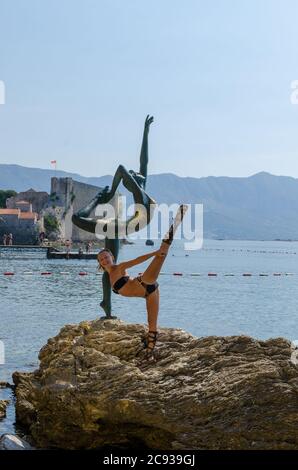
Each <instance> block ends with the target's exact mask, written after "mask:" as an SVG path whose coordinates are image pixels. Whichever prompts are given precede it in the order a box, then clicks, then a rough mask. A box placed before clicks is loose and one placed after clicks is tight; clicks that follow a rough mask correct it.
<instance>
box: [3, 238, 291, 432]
mask: <svg viewBox="0 0 298 470" xmlns="http://www.w3.org/2000/svg"><path fill="white" fill-rule="evenodd" d="M158 247H159V243H155V246H145V241H144V240H135V241H134V244H132V245H124V246H123V247H122V248H121V251H120V256H119V260H120V261H122V260H129V259H132V258H135V257H137V256H140V255H141V254H144V253H147V252H150V251H154V250H156V249H157V248H158ZM297 261H298V242H282V241H281V242H262V241H215V240H205V241H204V244H203V248H202V249H201V250H197V251H185V250H184V243H183V241H181V240H175V241H174V243H173V245H172V247H171V249H170V252H169V254H168V257H167V258H166V260H165V263H164V265H163V267H162V274H161V275H160V277H159V279H158V282H159V285H160V313H159V326H161V327H162V326H164V327H174V328H182V329H183V330H186V331H188V332H190V333H192V334H193V335H196V336H198V337H202V336H208V335H240V334H245V335H250V336H253V337H255V338H259V339H267V338H270V337H281V336H282V337H285V338H288V339H289V340H291V341H295V340H296V341H297V340H298V321H297V297H298V269H297ZM149 263H150V260H148V261H146V263H143V264H142V265H139V266H135V267H134V268H132V269H130V270H129V274H131V275H132V276H134V275H137V274H138V273H140V272H143V271H144V270H145V268H146V266H148V264H149ZM4 272H14V273H15V274H14V275H13V276H4V274H3V273H4ZM41 272H51V273H52V274H51V275H41V274H40V273H41ZM80 272H87V275H85V276H80V275H79V273H80ZM29 273H31V274H29ZM61 273H64V274H61ZM174 273H179V274H182V275H174ZM211 273H212V274H217V275H216V276H210V275H208V274H211ZM243 274H247V275H246V276H243ZM101 299H102V286H101V275H98V271H97V262H96V260H89V261H86V260H47V259H46V256H45V252H44V251H41V250H40V251H39V250H32V251H28V250H25V251H19V250H14V251H13V250H11V251H6V250H2V252H1V256H0V340H1V341H2V342H3V344H4V346H5V364H3V365H1V364H0V381H9V382H11V374H12V373H13V372H14V371H15V370H19V371H32V370H34V369H35V368H37V367H38V352H39V350H40V348H41V347H42V346H43V345H44V344H45V343H46V342H47V339H48V338H49V337H51V336H55V335H56V334H57V333H58V332H59V330H60V328H61V327H62V326H63V325H65V324H70V323H78V322H80V321H83V320H92V319H96V318H98V317H100V316H102V315H103V311H102V309H101V308H100V305H99V304H100V301H101ZM112 306H113V314H115V315H117V317H118V318H120V319H122V320H124V321H126V322H132V323H146V304H145V301H144V299H140V298H125V297H122V296H120V295H114V294H113V297H112ZM5 398H9V399H10V400H11V405H10V406H9V407H8V410H7V418H6V419H5V420H2V421H0V435H1V434H2V433H4V432H15V430H14V425H13V423H14V420H15V417H14V406H13V397H12V394H11V393H10V391H9V390H0V399H5Z"/></svg>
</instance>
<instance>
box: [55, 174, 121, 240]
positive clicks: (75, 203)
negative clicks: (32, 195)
mask: <svg viewBox="0 0 298 470" xmlns="http://www.w3.org/2000/svg"><path fill="white" fill-rule="evenodd" d="M100 189H102V188H99V187H97V186H93V185H91V184H86V183H80V182H78V181H75V180H73V179H72V178H56V177H54V178H52V179H51V194H50V201H51V206H52V208H53V207H54V209H55V213H56V216H57V217H58V220H59V221H60V226H61V229H60V231H61V238H63V239H71V240H72V241H73V242H85V241H89V240H91V241H97V239H96V237H95V235H94V234H92V233H88V232H85V231H84V230H81V229H79V228H78V227H76V226H75V225H74V224H73V223H72V221H71V218H72V215H73V214H74V213H75V212H77V211H78V210H79V209H81V208H82V207H85V206H86V205H87V204H88V203H89V202H90V201H91V199H92V198H93V197H94V196H95V195H96V194H97V193H98V192H99V191H100ZM111 204H112V205H113V206H114V207H115V208H116V207H117V204H118V195H117V194H116V195H115V196H114V198H113V199H112V200H111ZM94 216H95V213H94V211H92V213H91V215H90V217H94Z"/></svg>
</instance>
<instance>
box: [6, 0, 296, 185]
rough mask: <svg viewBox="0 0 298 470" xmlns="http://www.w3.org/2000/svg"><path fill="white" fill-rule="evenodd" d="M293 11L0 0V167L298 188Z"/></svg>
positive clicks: (169, 1) (260, 0) (253, 1)
mask: <svg viewBox="0 0 298 470" xmlns="http://www.w3.org/2000/svg"><path fill="white" fill-rule="evenodd" d="M297 17H298V2H297V0H241V2H240V1H239V2H238V1H236V0H210V1H209V0H208V1H206V0H204V1H201V0H186V1H184V2H183V1H181V0H150V2H149V1H148V0H147V1H144V0H84V2H82V1H78V0H43V1H40V0H26V1H24V0H14V1H11V0H0V80H1V81H2V82H3V83H4V85H5V104H2V105H1V104H0V163H16V164H20V165H24V166H29V167H38V168H50V161H51V160H57V168H58V169H60V170H66V171H71V172H76V173H80V174H82V175H85V176H101V175H105V174H114V172H115V170H116V168H117V166H118V165H119V164H120V163H121V164H123V165H125V166H126V167H127V168H128V169H134V170H138V161H139V152H140V146H141V139H142V132H143V122H144V119H145V117H146V115H147V114H152V115H153V116H154V123H153V124H152V126H151V129H150V135H149V167H148V172H149V174H150V173H151V174H156V173H175V174H177V175H180V176H195V177H201V176H209V175H214V176H220V175H225V176H249V175H252V174H254V173H257V172H259V171H267V172H270V173H273V174H277V175H289V176H294V177H298V132H297V130H298V129H297V128H298V104H296V105H295V104H292V103H291V93H293V92H292V90H291V82H292V81H294V80H298V28H297Z"/></svg>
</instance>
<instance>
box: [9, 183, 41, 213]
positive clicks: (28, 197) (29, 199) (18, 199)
mask: <svg viewBox="0 0 298 470" xmlns="http://www.w3.org/2000/svg"><path fill="white" fill-rule="evenodd" d="M49 197H50V196H49V194H48V193H47V192H46V191H34V189H32V188H30V189H28V191H23V192H21V193H18V194H17V195H16V196H13V197H10V198H8V199H6V207H7V208H8V209H16V208H18V207H20V208H21V205H22V203H24V202H25V203H26V204H28V203H31V204H32V210H33V211H34V212H37V213H38V214H39V213H40V212H41V211H42V209H43V208H44V207H46V206H47V205H48V204H49ZM20 204H21V205H20ZM22 211H23V209H22Z"/></svg>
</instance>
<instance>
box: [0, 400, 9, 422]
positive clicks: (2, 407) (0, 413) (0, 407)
mask: <svg viewBox="0 0 298 470" xmlns="http://www.w3.org/2000/svg"><path fill="white" fill-rule="evenodd" d="M8 404H9V401H8V400H0V419H2V418H5V416H6V407H7V405H8Z"/></svg>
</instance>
